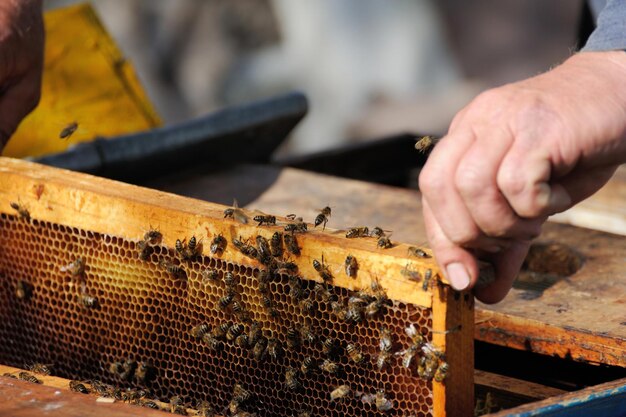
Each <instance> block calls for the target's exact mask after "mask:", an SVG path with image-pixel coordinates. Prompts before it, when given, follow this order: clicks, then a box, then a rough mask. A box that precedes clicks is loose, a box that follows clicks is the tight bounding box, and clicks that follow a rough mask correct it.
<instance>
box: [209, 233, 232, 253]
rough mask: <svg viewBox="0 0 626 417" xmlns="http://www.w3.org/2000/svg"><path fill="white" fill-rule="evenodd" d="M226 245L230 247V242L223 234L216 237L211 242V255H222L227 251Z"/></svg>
mask: <svg viewBox="0 0 626 417" xmlns="http://www.w3.org/2000/svg"><path fill="white" fill-rule="evenodd" d="M226 245H228V241H227V240H226V238H225V237H224V236H222V235H221V234H219V235H217V236H215V237H214V238H213V240H212V241H211V247H210V250H211V254H213V255H221V254H222V253H223V252H224V251H225V250H226Z"/></svg>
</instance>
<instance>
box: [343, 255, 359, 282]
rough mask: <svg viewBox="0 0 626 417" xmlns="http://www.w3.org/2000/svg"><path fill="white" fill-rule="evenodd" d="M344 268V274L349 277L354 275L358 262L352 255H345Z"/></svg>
mask: <svg viewBox="0 0 626 417" xmlns="http://www.w3.org/2000/svg"><path fill="white" fill-rule="evenodd" d="M344 269H345V271H346V275H347V276H349V277H350V278H355V277H356V272H357V270H358V269H359V264H358V262H357V260H356V258H355V257H354V256H352V255H348V256H346V261H345V262H344Z"/></svg>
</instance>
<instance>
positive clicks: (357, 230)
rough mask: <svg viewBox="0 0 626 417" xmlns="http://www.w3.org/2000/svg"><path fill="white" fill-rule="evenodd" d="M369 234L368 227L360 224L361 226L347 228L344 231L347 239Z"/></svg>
mask: <svg viewBox="0 0 626 417" xmlns="http://www.w3.org/2000/svg"><path fill="white" fill-rule="evenodd" d="M369 235H370V229H369V228H367V227H365V226H362V227H353V228H351V229H348V231H347V232H346V237H347V238H348V239H354V238H357V237H368V236H369Z"/></svg>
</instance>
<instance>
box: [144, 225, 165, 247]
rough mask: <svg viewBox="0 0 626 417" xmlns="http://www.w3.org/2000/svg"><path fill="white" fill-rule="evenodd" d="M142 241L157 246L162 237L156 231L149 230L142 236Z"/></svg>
mask: <svg viewBox="0 0 626 417" xmlns="http://www.w3.org/2000/svg"><path fill="white" fill-rule="evenodd" d="M143 240H144V242H146V243H149V244H150V245H158V244H159V243H161V241H162V240H163V235H162V234H161V232H159V231H158V230H156V229H152V228H150V230H148V231H147V232H146V233H145V234H144V235H143Z"/></svg>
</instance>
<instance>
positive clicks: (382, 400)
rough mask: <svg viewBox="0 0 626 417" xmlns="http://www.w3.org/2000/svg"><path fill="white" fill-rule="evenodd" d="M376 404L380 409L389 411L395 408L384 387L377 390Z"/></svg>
mask: <svg viewBox="0 0 626 417" xmlns="http://www.w3.org/2000/svg"><path fill="white" fill-rule="evenodd" d="M374 404H376V409H377V410H378V411H389V410H391V409H392V408H393V401H391V400H390V399H388V398H387V394H385V390H384V389H382V388H381V389H379V390H378V391H376V399H375V401H374Z"/></svg>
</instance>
